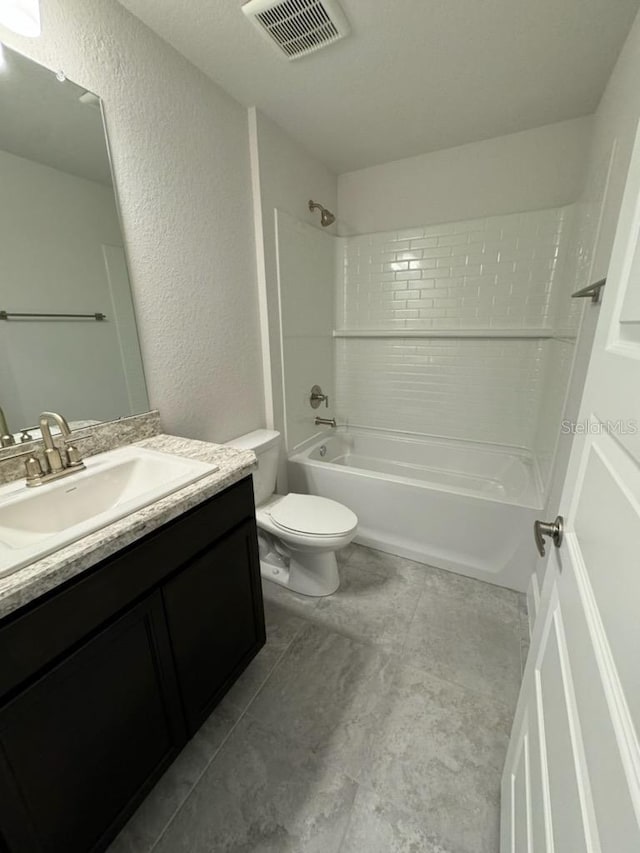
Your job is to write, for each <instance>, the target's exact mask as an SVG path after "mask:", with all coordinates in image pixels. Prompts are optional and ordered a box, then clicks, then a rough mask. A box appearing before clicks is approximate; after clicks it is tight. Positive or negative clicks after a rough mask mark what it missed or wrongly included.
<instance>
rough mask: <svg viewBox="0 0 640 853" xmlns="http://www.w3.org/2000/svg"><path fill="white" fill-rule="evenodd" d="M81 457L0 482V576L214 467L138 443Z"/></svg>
mask: <svg viewBox="0 0 640 853" xmlns="http://www.w3.org/2000/svg"><path fill="white" fill-rule="evenodd" d="M84 461H85V465H86V470H84V471H79V472H78V473H77V474H74V475H69V476H68V477H65V478H63V479H61V480H58V481H57V482H53V483H48V484H47V485H45V486H37V487H35V488H32V489H28V488H27V487H26V486H25V484H24V480H20V481H19V482H18V483H10V484H9V485H7V486H2V487H0V577H3V576H4V575H8V574H11V573H12V572H15V571H17V570H18V569H20V568H22V567H23V566H26V565H27V564H29V563H32V562H33V561H34V560H38V559H40V558H41V557H45V556H46V555H47V554H51V553H53V552H54V551H57V550H58V549H60V548H63V547H64V546H65V545H69V543H71V542H75V541H76V540H78V539H81V538H82V537H83V536H87V535H88V534H89V533H93V532H94V531H96V530H99V529H100V528H101V527H105V526H106V525H107V524H111V523H112V522H113V521H117V520H118V519H119V518H123V517H124V516H125V515H129V514H130V513H132V512H135V511H136V510H138V509H141V508H142V507H144V506H147V505H148V504H150V503H153V502H154V501H157V500H159V499H160V498H162V497H165V496H166V495H169V494H171V492H175V491H177V490H178V489H181V488H183V487H184V486H187V485H189V484H190V483H194V482H195V481H196V480H199V479H200V478H201V477H206V475H207V474H212V473H213V472H214V471H217V470H218V469H217V467H216V466H215V465H210V464H209V463H207V462H199V461H197V460H195V459H185V458H183V457H181V456H173V455H172V454H169V453H159V452H157V451H155V450H147V449H146V448H142V447H122V448H119V449H118V450H111V451H109V452H108V453H101V454H98V455H97V456H90V457H89V458H88V459H85V460H84Z"/></svg>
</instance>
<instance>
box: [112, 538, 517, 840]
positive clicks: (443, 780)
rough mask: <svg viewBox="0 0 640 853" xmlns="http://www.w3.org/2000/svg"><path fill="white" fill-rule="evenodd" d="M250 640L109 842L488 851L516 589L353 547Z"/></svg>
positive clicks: (275, 606) (274, 598) (503, 739)
mask: <svg viewBox="0 0 640 853" xmlns="http://www.w3.org/2000/svg"><path fill="white" fill-rule="evenodd" d="M339 561H340V565H341V576H342V585H341V588H340V590H339V591H338V592H337V593H336V594H335V595H333V596H331V597H329V598H325V599H309V598H305V597H302V596H297V595H295V594H293V593H290V592H289V591H288V590H285V589H282V588H281V587H277V586H274V585H273V584H270V583H267V582H265V591H264V592H265V611H266V618H267V634H268V640H267V645H266V646H265V647H264V649H262V651H261V652H260V654H259V655H258V656H257V658H256V659H255V660H254V661H253V662H252V664H251V665H250V666H249V668H248V669H247V671H246V672H245V673H244V674H243V675H242V677H241V678H240V679H239V681H238V682H237V683H236V684H235V685H234V687H233V688H232V689H231V691H230V692H229V693H228V694H227V696H226V697H225V699H224V700H223V702H222V703H221V705H220V706H219V707H218V708H217V709H216V711H215V712H214V713H213V714H212V715H211V717H210V718H209V720H208V721H207V723H206V724H205V726H204V727H203V728H202V729H201V730H200V732H198V734H197V735H196V737H195V738H194V739H193V740H192V741H191V742H190V743H189V744H188V745H187V747H186V748H185V749H184V750H183V752H182V753H181V754H180V756H179V757H178V759H177V760H176V762H175V763H174V764H173V765H172V767H171V768H170V769H169V770H168V771H167V773H166V774H165V775H164V777H163V778H162V779H161V780H160V782H159V783H158V784H157V785H156V787H155V788H154V790H153V791H152V792H151V794H150V796H149V797H148V798H147V800H146V801H145V802H144V803H143V804H142V806H141V807H140V809H139V810H138V811H137V813H136V814H135V815H134V816H133V818H132V819H131V820H130V822H129V824H128V825H127V826H126V827H125V829H124V830H123V831H122V833H121V834H120V836H119V837H118V838H117V839H116V841H115V842H114V843H113V845H112V846H111V848H110V853H150V851H152V850H153V853H222V851H225V853H249V851H251V852H252V853H253V851H260V853H338V851H339V853H497V851H498V817H499V784H500V775H501V770H502V764H503V761H504V756H505V752H506V748H507V743H508V738H509V730H510V725H511V719H512V716H513V711H514V706H515V702H516V698H517V694H518V687H519V683H520V675H521V670H522V666H523V663H524V661H523V657H524V655H526V649H527V639H526V638H527V636H528V629H527V625H526V612H525V606H524V597H523V596H520V595H518V594H517V593H514V592H510V591H509V590H505V589H501V588H499V587H494V586H489V585H488V584H484V583H481V582H479V581H474V580H469V579H467V578H463V577H460V576H458V575H454V574H449V573H447V572H443V571H440V570H437V569H432V568H429V567H426V566H423V565H419V564H417V563H413V562H411V561H409V560H404V559H400V558H398V557H392V556H390V555H388V554H383V553H381V552H379V551H372V550H370V549H368V548H363V547H360V546H357V545H355V546H350V547H349V548H348V549H346V550H345V551H344V552H342V553H341V554H340V560H339Z"/></svg>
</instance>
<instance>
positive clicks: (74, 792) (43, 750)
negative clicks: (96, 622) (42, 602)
mask: <svg viewBox="0 0 640 853" xmlns="http://www.w3.org/2000/svg"><path fill="white" fill-rule="evenodd" d="M173 678H174V676H173V672H172V667H171V652H170V648H169V645H168V638H167V635H166V626H165V623H164V618H163V610H162V598H161V595H160V593H159V592H156V593H154V594H153V595H151V596H149V597H148V598H147V599H145V600H144V601H143V602H142V603H141V604H139V605H137V606H136V607H134V608H133V609H132V610H130V611H128V612H127V613H126V614H125V615H124V616H123V617H121V618H120V619H118V620H117V621H115V622H114V623H112V624H111V625H109V626H108V627H107V628H105V629H103V630H102V631H100V633H98V634H97V635H95V636H94V637H93V638H92V639H91V640H89V641H88V642H85V643H84V644H83V645H82V646H81V647H80V648H79V649H77V650H76V651H75V652H74V653H73V654H71V655H69V656H68V657H67V658H65V659H64V660H63V661H62V662H61V663H59V664H58V665H57V666H56V667H55V668H53V669H52V670H50V671H49V672H48V673H47V674H45V675H44V676H42V677H41V678H40V679H39V680H38V681H37V682H36V683H34V684H33V685H32V686H31V687H29V688H28V689H26V690H24V691H23V692H22V693H20V694H19V695H18V696H17V697H16V698H15V699H13V700H12V701H11V702H10V703H9V704H7V705H5V707H4V708H2V710H0V750H1V752H0V821H1V824H2V827H3V834H4V836H5V841H6V844H7V847H8V849H9V850H10V851H11V853H18V851H19V853H22V852H23V851H29V853H31V851H39V853H44V851H46V853H60V851H63V850H64V851H65V853H87V851H93V850H101V849H104V846H106V842H107V841H108V840H109V839H110V837H111V836H112V835H113V834H114V832H115V830H116V829H117V828H119V826H120V825H121V824H122V823H123V821H124V819H125V818H126V817H127V816H128V814H129V813H130V812H132V811H133V809H134V808H135V806H136V805H137V804H138V803H139V802H140V800H141V799H142V797H143V796H144V794H145V793H146V792H147V791H148V790H149V788H150V787H151V785H152V784H153V783H154V782H155V781H156V779H157V778H158V777H159V776H160V774H161V773H162V771H163V770H164V768H165V767H166V766H167V765H168V764H169V763H170V762H171V760H172V759H173V757H174V756H175V754H176V753H177V752H178V751H179V749H180V746H181V745H182V744H183V743H184V740H185V735H184V731H183V722H182V716H181V709H180V706H179V699H178V695H177V688H176V685H175V681H173Z"/></svg>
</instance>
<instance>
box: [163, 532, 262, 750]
mask: <svg viewBox="0 0 640 853" xmlns="http://www.w3.org/2000/svg"><path fill="white" fill-rule="evenodd" d="M163 592H164V600H165V608H166V612H167V621H168V624H169V635H170V638H171V645H172V647H173V654H174V660H175V664H176V671H177V675H178V681H179V684H180V691H181V694H182V700H183V704H184V711H185V716H186V719H187V727H188V729H189V733H190V734H193V733H194V732H195V731H196V730H197V729H198V727H199V726H200V725H201V723H202V722H203V721H204V720H205V719H206V717H207V716H208V714H209V713H210V712H211V710H212V709H213V707H214V706H215V705H216V704H217V702H218V701H219V700H220V699H221V698H222V696H223V695H224V693H225V692H226V691H227V690H228V689H229V687H230V686H231V684H232V683H233V682H234V681H235V679H236V678H237V677H238V675H240V673H241V672H242V670H243V669H244V668H245V667H246V665H247V664H248V662H249V661H250V660H251V658H252V657H253V656H254V655H255V654H256V653H257V652H258V650H259V649H260V648H261V646H263V645H264V641H265V630H264V611H263V605H262V586H261V582H260V561H259V558H258V542H257V534H256V527H255V521H253V520H251V521H247V522H245V523H243V524H241V525H240V526H239V527H237V528H236V529H235V530H233V531H232V532H231V533H229V534H227V536H225V537H223V538H222V539H220V540H219V541H218V542H216V544H215V545H213V546H212V547H211V548H210V549H209V550H207V551H205V552H204V553H203V554H201V555H200V556H199V557H196V558H195V559H194V560H193V561H192V562H191V563H189V564H188V565H187V566H186V567H185V568H184V569H183V570H182V571H181V572H180V573H179V574H178V575H177V576H176V577H174V578H173V579H172V580H171V581H169V582H168V583H166V584H165V586H164V588H163Z"/></svg>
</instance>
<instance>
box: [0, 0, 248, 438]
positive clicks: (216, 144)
mask: <svg viewBox="0 0 640 853" xmlns="http://www.w3.org/2000/svg"><path fill="white" fill-rule="evenodd" d="M41 7H42V31H43V34H42V36H41V38H39V39H33V40H31V39H24V38H20V37H18V36H15V35H14V34H12V33H9V32H7V31H4V30H1V29H0V38H1V39H2V40H3V41H4V42H5V43H6V44H8V45H9V46H11V47H15V48H16V49H17V50H20V51H21V52H22V53H24V54H26V55H28V56H30V57H32V58H33V59H35V60H37V61H38V62H41V63H43V64H44V65H46V66H48V67H49V68H53V69H58V68H62V69H63V70H64V71H65V73H66V74H67V75H68V76H69V77H70V78H71V79H73V80H74V81H75V82H77V83H79V84H80V85H82V86H85V87H86V88H88V89H91V90H92V91H94V92H96V93H97V94H98V95H100V96H101V97H102V98H103V100H104V106H105V110H106V116H107V125H108V129H109V136H110V141H111V150H112V155H113V161H114V170H115V177H116V183H117V187H118V192H119V197H120V203H121V209H122V218H123V224H124V233H125V240H126V244H127V250H128V256H129V261H130V268H131V279H132V283H133V288H134V298H135V304H136V311H137V315H138V320H139V325H140V337H141V344H142V350H143V357H144V361H145V370H146V376H147V381H148V387H149V396H150V399H151V403H152V405H153V406H156V407H158V408H159V409H160V412H161V415H162V418H163V423H164V426H165V428H166V429H168V430H170V431H172V432H176V433H179V434H182V435H186V436H191V437H196V438H203V439H214V440H219V441H222V440H225V439H227V438H230V437H231V436H233V435H237V434H239V433H242V432H246V431H248V430H251V429H255V428H256V427H259V426H260V425H262V424H263V423H264V402H263V390H262V376H261V363H260V344H259V325H258V308H257V305H258V303H257V289H256V280H255V259H254V255H253V253H252V252H250V251H247V246H248V245H251V243H252V239H253V222H252V203H251V182H250V165H249V142H248V128H247V116H246V111H245V110H244V109H243V108H242V107H241V106H240V105H239V104H238V103H237V102H236V101H234V100H233V99H232V98H230V97H229V96H228V95H226V94H225V93H224V92H223V91H222V90H221V89H220V88H219V87H218V86H216V85H215V84H214V83H213V82H211V80H209V79H208V78H206V77H205V76H204V75H203V74H201V73H200V72H199V71H197V70H196V69H195V68H194V67H193V66H192V65H190V64H189V63H188V62H187V61H186V60H185V59H184V58H183V57H181V56H180V55H179V54H178V53H176V52H175V51H174V50H173V49H172V48H171V47H169V46H168V45H167V44H166V43H165V42H164V41H162V40H161V39H160V38H158V37H157V36H156V35H154V34H153V33H152V32H151V31H150V30H148V29H147V28H146V27H145V26H144V25H143V24H142V23H140V21H138V20H137V19H136V18H134V17H133V16H132V15H130V14H129V13H128V12H127V11H125V9H124V8H123V7H122V6H120V5H119V4H118V3H116V2H115V0H41Z"/></svg>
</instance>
